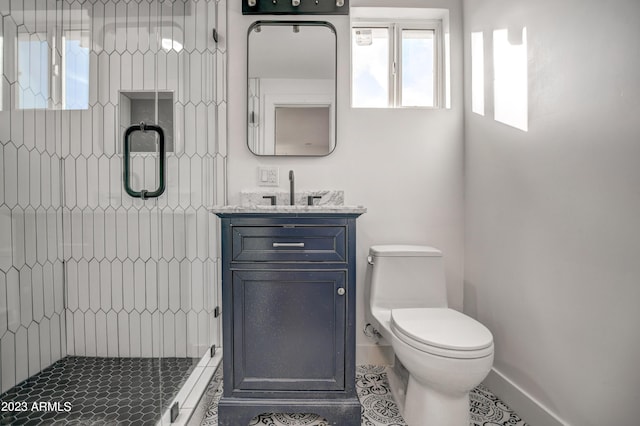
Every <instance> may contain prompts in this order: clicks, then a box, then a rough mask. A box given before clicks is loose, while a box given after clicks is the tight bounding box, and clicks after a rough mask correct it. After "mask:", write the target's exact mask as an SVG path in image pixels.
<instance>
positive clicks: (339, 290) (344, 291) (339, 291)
mask: <svg viewBox="0 0 640 426" xmlns="http://www.w3.org/2000/svg"><path fill="white" fill-rule="evenodd" d="M346 292H347V291H346V290H345V289H344V288H342V287H340V288H339V289H338V296H344V294H345V293H346Z"/></svg>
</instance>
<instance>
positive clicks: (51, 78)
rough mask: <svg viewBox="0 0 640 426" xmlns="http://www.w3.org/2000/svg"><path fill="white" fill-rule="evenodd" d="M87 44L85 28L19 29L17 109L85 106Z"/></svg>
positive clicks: (87, 68)
mask: <svg viewBox="0 0 640 426" xmlns="http://www.w3.org/2000/svg"><path fill="white" fill-rule="evenodd" d="M90 46H91V38H90V32H89V31H86V30H66V29H65V30H63V31H62V37H59V38H57V37H56V36H55V35H54V32H49V33H47V32H27V31H26V27H25V28H24V31H22V32H19V33H18V40H17V71H18V86H17V108H19V109H87V108H88V107H89V51H90Z"/></svg>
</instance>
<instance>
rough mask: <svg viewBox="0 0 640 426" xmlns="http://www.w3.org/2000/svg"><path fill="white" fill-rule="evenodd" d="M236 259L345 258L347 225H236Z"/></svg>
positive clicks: (233, 258) (324, 259) (234, 230)
mask: <svg viewBox="0 0 640 426" xmlns="http://www.w3.org/2000/svg"><path fill="white" fill-rule="evenodd" d="M231 233H232V257H231V261H232V262H268V261H272V262H293V261H307V262H345V261H346V251H347V249H346V247H347V237H346V227H345V226H286V225H284V226H233V227H232V230H231Z"/></svg>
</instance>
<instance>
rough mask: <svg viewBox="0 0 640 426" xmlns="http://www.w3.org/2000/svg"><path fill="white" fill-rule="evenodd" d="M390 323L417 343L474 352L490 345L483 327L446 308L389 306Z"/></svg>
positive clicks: (490, 340) (489, 338) (488, 332)
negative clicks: (396, 307) (394, 307)
mask: <svg viewBox="0 0 640 426" xmlns="http://www.w3.org/2000/svg"><path fill="white" fill-rule="evenodd" d="M391 325H392V327H393V328H395V329H397V330H398V331H400V332H401V333H402V334H404V335H405V336H407V337H409V338H411V339H413V340H416V341H417V342H420V343H422V344H424V345H428V346H435V347H437V348H442V349H446V350H452V351H475V350H478V349H484V348H487V347H489V346H491V345H492V344H493V335H492V334H491V332H490V331H489V329H488V328H487V327H485V326H484V325H482V324H480V323H479V322H478V321H476V320H474V319H473V318H471V317H468V316H466V315H464V314H462V313H460V312H458V311H455V310H453V309H449V308H406V309H393V310H392V311H391Z"/></svg>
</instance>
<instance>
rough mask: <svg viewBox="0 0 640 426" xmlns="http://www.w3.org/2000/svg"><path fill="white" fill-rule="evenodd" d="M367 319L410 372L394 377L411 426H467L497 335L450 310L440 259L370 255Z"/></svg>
mask: <svg viewBox="0 0 640 426" xmlns="http://www.w3.org/2000/svg"><path fill="white" fill-rule="evenodd" d="M369 263H370V265H371V268H372V271H370V272H371V274H370V282H369V283H368V284H369V286H368V287H369V288H368V292H369V303H368V308H369V310H368V312H367V316H368V319H369V320H371V323H372V325H373V326H374V328H376V330H377V331H378V332H379V333H380V334H381V335H382V337H384V338H385V340H386V341H387V342H388V343H390V344H391V347H392V349H393V351H394V353H395V356H396V358H397V360H399V362H400V363H401V364H402V366H403V367H404V368H405V369H406V370H407V371H408V373H409V374H408V376H409V377H408V380H407V381H406V384H405V383H404V382H403V381H402V380H400V379H398V378H396V377H394V374H395V373H394V371H395V370H396V369H394V371H390V372H389V379H390V382H391V389H392V393H393V396H394V399H395V400H396V402H397V403H398V407H399V409H400V411H401V414H402V416H403V417H404V419H405V421H406V422H407V424H408V425H409V426H466V425H468V424H469V391H470V390H471V389H473V388H474V387H476V386H477V385H478V384H480V382H481V381H482V380H483V379H484V378H485V377H486V375H487V374H488V373H489V371H490V369H491V366H492V365H493V349H494V347H493V336H492V334H491V332H490V331H489V330H488V329H487V328H486V327H485V326H484V325H482V324H481V323H479V322H478V321H476V320H474V319H472V318H470V317H468V316H466V315H464V314H462V313H460V312H458V311H455V310H453V309H450V308H448V307H447V301H446V287H445V282H444V268H443V265H442V253H441V252H440V251H439V250H437V249H434V248H431V247H426V246H373V247H371V249H370V258H369Z"/></svg>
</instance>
